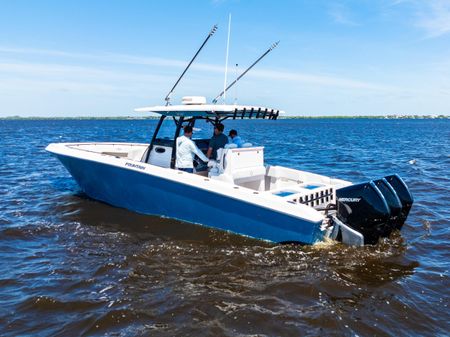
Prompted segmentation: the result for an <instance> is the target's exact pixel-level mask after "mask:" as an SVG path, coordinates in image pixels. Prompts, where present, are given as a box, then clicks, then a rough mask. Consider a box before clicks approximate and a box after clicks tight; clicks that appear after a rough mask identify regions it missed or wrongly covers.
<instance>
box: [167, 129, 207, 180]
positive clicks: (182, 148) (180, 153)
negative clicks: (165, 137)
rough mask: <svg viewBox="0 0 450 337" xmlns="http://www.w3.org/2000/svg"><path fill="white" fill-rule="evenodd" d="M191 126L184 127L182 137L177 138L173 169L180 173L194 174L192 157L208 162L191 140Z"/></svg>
mask: <svg viewBox="0 0 450 337" xmlns="http://www.w3.org/2000/svg"><path fill="white" fill-rule="evenodd" d="M191 137H192V126H190V125H187V126H185V127H184V135H183V136H181V137H178V138H177V153H176V161H175V167H176V168H177V169H179V170H181V171H185V172H189V173H194V163H193V162H194V156H195V155H197V156H198V157H199V158H200V159H201V160H203V161H206V162H207V161H208V158H206V156H205V155H204V154H203V152H202V151H200V149H199V148H198V147H197V145H195V143H194V142H193V141H192V140H191Z"/></svg>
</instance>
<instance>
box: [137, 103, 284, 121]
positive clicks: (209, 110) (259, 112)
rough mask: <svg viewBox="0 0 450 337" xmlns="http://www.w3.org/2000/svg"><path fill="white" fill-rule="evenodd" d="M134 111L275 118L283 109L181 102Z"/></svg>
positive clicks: (176, 115)
mask: <svg viewBox="0 0 450 337" xmlns="http://www.w3.org/2000/svg"><path fill="white" fill-rule="evenodd" d="M134 111H136V112H154V113H158V114H160V115H163V116H172V117H199V118H208V117H209V118H214V117H216V118H220V119H223V118H230V117H231V118H233V119H236V118H239V119H244V118H261V119H272V120H275V119H277V118H278V116H279V115H280V114H284V111H281V110H277V109H270V108H265V107H257V106H249V105H231V104H183V105H168V106H153V107H144V108H138V109H135V110H134Z"/></svg>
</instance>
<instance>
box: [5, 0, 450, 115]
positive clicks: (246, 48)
mask: <svg viewBox="0 0 450 337" xmlns="http://www.w3.org/2000/svg"><path fill="white" fill-rule="evenodd" d="M230 14H231V34H230V48H229V62H228V76H227V78H228V83H230V82H231V81H232V80H233V79H234V78H236V76H237V75H238V74H240V73H241V72H242V71H244V70H245V69H246V68H247V67H248V66H249V65H250V64H251V63H253V62H254V61H255V60H256V59H257V58H258V57H259V56H260V55H261V54H262V53H264V52H265V51H266V50H267V49H268V48H269V47H270V46H271V44H272V43H274V42H276V41H280V44H279V45H278V47H277V48H275V49H274V50H273V51H272V52H271V53H269V54H268V55H267V56H266V57H265V58H264V59H263V60H262V61H261V62H260V63H258V65H256V67H255V68H253V69H252V70H251V71H250V72H249V73H248V74H247V75H246V76H245V77H243V78H242V80H241V81H240V82H239V83H238V84H237V85H236V86H235V87H233V88H232V89H231V90H230V91H229V92H228V93H227V97H226V100H225V102H226V103H230V104H232V103H234V102H237V103H238V104H245V105H257V106H267V107H271V108H276V109H281V110H284V111H285V112H286V115H301V116H332V115H389V114H399V115H414V114H419V115H436V114H443V115H450V0H353V1H352V0H347V1H345V0H340V1H337V0H336V1H331V0H330V1H324V0H323V1H322V0H284V1H283V0H279V1H274V0H272V1H268V0H195V1H194V0H192V1H177V0H165V1H156V0H153V1H149V0H128V1H125V0H121V1H119V0H89V1H86V0H77V1H60V0H55V1H50V0H39V1H31V0H27V1H25V0H14V1H9V0H0V117H6V116H15V115H17V116H24V117H25V116H42V117H77V116H95V117H102V116H142V113H137V112H134V109H135V108H138V107H144V106H153V105H162V104H164V97H165V96H166V94H167V93H168V91H169V90H170V88H171V87H172V85H173V84H174V83H175V81H176V80H177V78H178V76H179V75H180V74H181V72H182V71H183V69H184V67H185V66H186V65H187V63H188V61H189V60H190V59H191V58H192V56H193V55H194V53H195V52H196V51H197V49H198V48H199V46H200V45H201V43H202V42H203V40H204V39H205V37H206V35H207V34H208V32H209V31H210V29H211V28H212V26H213V25H214V24H217V25H218V30H217V32H216V33H215V34H214V36H213V37H212V38H211V39H210V41H209V42H208V43H207V45H206V46H205V48H204V49H203V50H202V52H201V53H200V55H199V56H198V58H197V59H196V61H195V63H194V65H193V66H192V68H190V69H189V70H188V72H187V73H186V75H185V77H184V78H183V79H182V81H181V82H180V84H179V86H178V87H177V88H176V90H175V92H174V94H173V96H172V104H178V103H180V101H181V98H182V97H183V96H191V95H196V96H205V97H206V98H207V100H208V101H211V100H212V99H213V98H214V97H215V96H216V95H217V94H218V93H220V91H221V90H222V89H223V84H224V74H225V55H226V45H227V32H228V18H229V15H230ZM221 102H222V101H221Z"/></svg>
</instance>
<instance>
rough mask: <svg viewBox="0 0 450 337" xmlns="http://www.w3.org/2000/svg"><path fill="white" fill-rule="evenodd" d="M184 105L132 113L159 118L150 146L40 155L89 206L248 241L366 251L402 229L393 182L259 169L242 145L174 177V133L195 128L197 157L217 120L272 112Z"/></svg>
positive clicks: (404, 202) (77, 147)
mask: <svg viewBox="0 0 450 337" xmlns="http://www.w3.org/2000/svg"><path fill="white" fill-rule="evenodd" d="M184 101H185V103H187V104H182V105H170V106H155V107H148V108H141V109H137V111H141V112H154V113H158V114H160V115H161V117H160V120H159V123H158V125H157V127H156V130H155V133H154V135H153V138H152V140H151V143H150V144H141V143H54V144H50V145H48V146H47V148H46V150H47V151H49V152H51V153H53V154H54V155H56V156H57V157H58V159H59V160H60V161H61V162H62V163H63V165H64V166H65V167H66V168H67V170H68V171H69V172H70V174H71V175H72V176H73V177H74V179H75V180H76V181H77V183H78V184H79V186H80V187H81V189H82V190H83V191H84V192H85V193H86V194H87V195H88V196H89V197H91V198H93V199H96V200H100V201H103V202H105V203H108V204H110V205H113V206H116V207H122V208H126V209H129V210H132V211H136V212H139V213H144V214H151V215H158V216H164V217H170V218H175V219H180V220H184V221H187V222H190V223H195V224H200V225H204V226H208V227H212V228H217V229H220V230H226V231H230V232H233V233H236V234H240V235H246V236H249V237H252V238H256V239H262V240H267V241H271V242H277V243H280V242H282V243H283V242H298V243H302V244H314V243H316V242H319V241H323V240H325V239H326V238H331V239H337V240H340V241H343V242H344V243H347V244H352V245H362V244H364V243H376V242H377V240H378V238H379V237H385V236H388V235H389V234H390V233H391V232H392V231H393V230H395V229H400V228H401V226H402V224H403V223H404V221H405V219H406V217H407V215H408V212H409V209H410V208H411V204H412V201H413V200H412V196H411V194H410V193H409V191H408V188H407V187H406V185H405V184H404V183H403V181H402V180H401V179H400V178H399V177H398V176H396V175H391V176H387V177H385V178H383V179H379V180H376V181H371V182H367V183H363V184H357V185H354V184H352V183H351V182H348V181H344V180H341V179H334V178H330V177H327V176H323V175H318V174H314V173H310V172H305V171H300V170H296V169H292V168H288V167H283V166H273V165H266V164H265V162H264V146H260V145H258V146H253V145H252V144H244V147H241V148H238V147H232V146H230V147H229V148H224V149H222V150H219V151H218V156H217V158H216V160H215V161H211V162H210V165H209V167H208V168H206V169H205V167H204V166H203V168H202V169H200V167H199V166H197V167H198V170H197V169H196V170H195V171H194V173H193V174H191V173H187V172H183V171H180V170H177V169H175V167H174V159H175V153H176V148H175V139H176V138H177V137H178V136H179V135H180V130H181V128H182V127H183V126H184V125H187V124H189V125H191V126H193V127H194V128H195V129H197V130H198V129H201V131H200V132H197V133H194V136H195V135H196V134H197V135H199V136H202V135H203V137H200V138H197V139H194V141H195V143H196V144H197V146H198V147H199V148H200V149H201V150H203V151H206V150H207V147H208V142H209V138H210V136H211V135H212V129H213V125H215V124H217V123H221V122H224V121H226V120H227V119H244V118H260V119H269V120H276V119H277V117H278V116H279V114H280V113H281V112H280V111H279V110H276V109H268V108H263V107H256V106H237V105H223V104H205V100H204V99H200V100H199V98H198V97H187V98H185V100H184ZM196 102H197V103H196ZM199 102H200V104H199ZM225 124H226V123H225ZM205 128H207V129H208V132H206V133H205ZM167 130H171V132H169V133H168V132H167ZM261 145H264V144H261ZM226 147H228V146H226Z"/></svg>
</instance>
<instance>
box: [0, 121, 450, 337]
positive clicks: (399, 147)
mask: <svg viewBox="0 0 450 337" xmlns="http://www.w3.org/2000/svg"><path fill="white" fill-rule="evenodd" d="M155 124H156V122H155V121H150V120H146V121H132V120H127V121H125V120H124V121H0V201H1V203H0V271H1V274H0V303H1V305H0V331H1V333H0V334H1V335H5V336H16V335H39V336H45V335H64V336H78V335H115V336H134V335H137V336H141V335H146V336H148V335H151V336H154V335H155V336H175V335H179V336H200V335H201V336H222V335H225V336H300V335H302V336H303V335H310V336H318V335H323V336H342V335H344V336H356V335H358V336H372V335H373V336H375V335H376V336H387V335H395V336H416V335H420V336H426V335H428V336H445V335H448V331H450V324H449V322H450V315H449V308H448V305H449V298H450V296H449V289H450V282H449V261H450V254H449V249H448V247H449V239H450V231H449V228H450V226H449V225H450V221H449V217H450V207H449V205H450V193H449V190H450V174H449V172H450V123H449V121H448V120H352V119H343V120H279V121H253V120H252V121H244V122H233V123H228V124H227V125H226V126H227V128H230V127H233V128H237V129H238V131H239V132H240V134H241V136H242V138H244V139H246V140H251V141H252V142H253V143H255V144H265V145H266V159H267V161H268V162H269V163H279V164H281V165H287V166H291V167H295V168H300V169H305V170H311V171H315V172H318V173H321V174H326V175H331V176H335V177H340V178H343V179H347V180H351V181H355V182H359V181H364V180H367V179H370V178H378V177H382V176H384V175H387V174H390V173H399V174H400V175H401V176H402V177H403V178H404V180H405V181H406V182H407V183H408V185H409V186H410V188H411V190H412V193H413V195H414V197H415V204H414V205H413V208H412V210H411V214H410V216H409V218H408V221H407V223H406V224H405V226H404V228H403V230H402V233H401V235H400V234H395V235H394V236H393V237H391V238H389V239H386V240H384V241H382V242H380V243H379V244H378V245H376V246H370V247H369V246H367V247H363V248H351V247H345V246H342V245H339V244H334V245H322V246H318V247H301V246H296V245H286V246H273V245H270V244H267V243H264V242H260V241H256V240H251V239H247V238H242V237H239V236H235V235H231V234H227V233H223V232H219V231H216V230H211V229H207V228H202V227H200V226H195V225H190V224H186V223H182V222H179V221H175V220H170V219H161V218H158V217H151V216H144V215H139V214H135V213H132V212H129V211H126V210H123V209H117V208H113V207H111V206H108V205H105V204H102V203H100V202H96V201H94V200H91V199H89V198H87V197H86V196H85V195H83V194H82V193H81V192H80V190H79V188H78V186H77V185H76V184H75V182H74V181H73V180H72V179H71V177H70V175H69V174H68V173H67V172H66V171H65V169H64V168H63V166H62V165H61V164H60V163H59V162H58V161H57V160H56V159H55V158H54V157H52V156H51V155H50V154H48V153H46V152H45V151H44V148H45V146H46V145H47V144H48V143H51V142H69V141H73V142H79V141H112V140H114V141H126V142H128V141H133V142H144V141H146V140H148V138H149V133H151V130H153V127H154V126H155ZM410 161H412V162H410Z"/></svg>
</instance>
